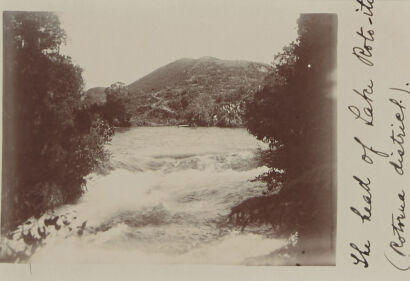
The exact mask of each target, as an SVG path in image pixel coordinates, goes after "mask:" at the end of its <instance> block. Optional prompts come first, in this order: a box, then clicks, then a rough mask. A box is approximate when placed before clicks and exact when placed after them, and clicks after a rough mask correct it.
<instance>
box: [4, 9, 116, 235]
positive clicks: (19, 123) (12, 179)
mask: <svg viewBox="0 0 410 281" xmlns="http://www.w3.org/2000/svg"><path fill="white" fill-rule="evenodd" d="M3 15H4V16H3V21H4V22H3V26H4V67H3V73H4V88H3V166H2V167H3V177H2V230H3V231H6V230H9V229H11V228H13V227H15V226H16V225H17V224H18V223H20V222H22V221H23V220H25V219H27V218H28V217H30V216H33V215H35V216H37V215H40V214H41V213H42V212H44V211H45V210H47V209H50V208H53V207H55V206H58V205H60V204H63V203H67V202H72V201H74V200H76V199H77V198H79V196H80V195H81V194H82V192H83V187H84V185H85V183H86V182H85V180H84V176H86V175H88V174H89V173H90V172H92V171H93V170H94V169H95V168H96V167H97V166H98V165H99V164H101V163H102V162H104V161H105V160H106V158H107V157H108V154H107V152H106V150H105V148H104V144H105V143H106V142H107V141H109V140H110V138H111V135H112V130H111V128H110V127H109V126H108V124H106V123H105V122H104V121H102V120H101V119H99V118H98V117H97V116H96V115H95V114H92V113H90V112H88V111H87V110H86V109H85V108H84V107H83V106H82V103H81V96H82V93H83V79H82V70H81V68H80V67H78V66H75V65H73V63H72V62H71V59H70V57H67V56H63V55H61V54H60V53H59V47H60V45H61V44H62V43H63V42H64V40H65V37H66V35H65V32H64V30H62V29H61V27H60V22H59V19H58V17H57V16H56V15H55V14H54V13H48V12H5V13H3Z"/></svg>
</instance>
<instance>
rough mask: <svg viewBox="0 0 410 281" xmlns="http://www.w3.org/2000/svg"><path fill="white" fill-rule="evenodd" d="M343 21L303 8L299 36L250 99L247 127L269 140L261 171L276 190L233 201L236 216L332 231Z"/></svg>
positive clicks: (316, 232) (286, 229)
mask: <svg viewBox="0 0 410 281" xmlns="http://www.w3.org/2000/svg"><path fill="white" fill-rule="evenodd" d="M336 25H337V18H336V16H335V15H330V14H304V15H301V16H300V18H299V19H298V38H297V40H296V42H293V43H292V44H290V45H289V46H287V47H285V48H284V49H283V52H281V53H279V54H277V55H276V56H275V59H274V62H273V64H274V67H273V71H272V72H271V73H270V74H269V75H268V76H267V78H266V80H265V86H264V87H263V88H262V89H261V90H260V91H259V92H257V93H256V94H255V96H254V99H253V100H251V101H249V102H248V103H247V108H246V115H245V117H246V121H247V128H248V130H249V131H250V132H251V133H252V134H254V135H255V136H256V137H257V138H258V139H260V140H263V141H265V142H267V143H269V149H268V150H267V151H264V152H262V154H261V155H262V156H261V161H262V163H263V165H266V166H267V167H269V168H270V171H269V172H268V173H266V174H263V175H260V176H259V178H258V180H262V181H264V182H266V183H267V186H268V190H267V191H268V194H269V195H268V196H264V197H259V198H253V199H250V200H247V201H246V202H244V203H242V204H241V205H239V206H237V207H236V208H234V209H233V212H232V216H231V218H234V219H235V220H236V222H237V223H238V222H239V223H240V224H247V223H250V222H252V221H255V220H259V221H261V222H265V223H266V222H269V223H272V224H273V225H275V226H276V227H278V229H280V230H281V232H282V233H290V232H292V231H298V232H299V233H300V234H301V236H304V237H308V236H311V237H318V236H320V235H328V237H330V236H331V235H332V234H331V232H332V231H333V219H334V215H333V214H334V213H335V212H334V209H332V208H333V207H334V201H333V195H332V192H333V189H332V188H333V182H334V181H333V167H334V164H335V163H334V151H335V147H334V130H335V128H333V126H334V121H335V119H334V117H335V115H336V114H335V111H334V110H335V102H334V98H333V97H332V93H333V87H334V81H333V76H334V75H335V71H334V69H335V61H336V56H335V55H336V33H337V29H336V28H337V26H336ZM252 214H258V215H257V216H253V215H252ZM302 234H303V235H302Z"/></svg>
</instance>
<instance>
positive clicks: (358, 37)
mask: <svg viewBox="0 0 410 281" xmlns="http://www.w3.org/2000/svg"><path fill="white" fill-rule="evenodd" d="M192 2H193V3H195V4H193V3H192ZM196 5H197V7H198V10H196V12H195V13H196V15H198V14H201V9H203V11H204V13H205V11H208V10H207V9H206V8H205V7H207V6H208V5H210V6H212V7H214V9H215V10H217V11H221V12H222V13H223V12H226V13H233V14H234V13H236V12H237V13H239V14H240V15H242V16H243V15H245V16H246V12H244V11H249V16H251V17H254V21H255V22H261V23H262V24H261V25H257V28H256V27H255V30H254V33H255V38H257V35H258V34H261V36H262V34H263V36H267V34H269V32H266V30H265V29H268V30H269V27H268V26H265V25H264V24H266V22H267V21H266V14H267V13H266V11H272V13H271V14H272V24H274V25H278V24H280V23H281V21H282V22H283V25H284V27H283V29H284V30H286V28H285V22H286V21H285V20H284V17H282V18H281V17H280V14H281V13H282V14H284V15H298V14H307V13H326V14H337V79H336V81H337V83H336V91H335V92H336V100H337V118H336V119H337V126H336V128H335V131H334V133H335V134H336V136H337V157H336V159H337V186H336V191H337V195H336V196H335V197H336V199H337V206H335V207H336V210H337V211H336V214H335V216H336V220H335V224H336V228H337V231H336V254H335V266H319V265H313V266H301V267H298V266H261V265H260V264H259V265H256V266H245V265H232V264H235V263H233V262H232V263H230V262H227V263H225V264H218V263H223V262H215V263H216V264H215V265H212V262H204V264H201V262H194V261H193V260H184V261H183V262H171V263H176V264H167V262H165V264H158V263H155V262H152V263H150V262H146V263H142V264H141V262H136V263H135V264H134V262H132V261H127V262H125V261H124V258H121V257H119V258H118V261H116V260H115V259H114V260H113V259H111V261H109V262H108V261H107V260H105V261H104V259H101V261H102V264H101V263H100V264H98V263H95V264H94V263H92V264H89V263H72V262H68V263H59V262H52V261H50V262H48V263H32V264H8V263H4V264H0V277H1V278H2V280H3V279H4V280H113V279H117V280H192V279H194V280H300V279H303V280H304V279H306V280H346V279H352V280H386V279H388V278H389V279H392V280H408V278H409V276H410V275H409V274H410V273H409V271H410V269H409V268H410V246H409V243H410V242H408V240H409V239H410V230H409V229H408V225H410V220H409V219H408V214H409V212H408V210H407V206H408V202H409V201H408V200H407V198H408V197H407V194H408V192H410V189H409V188H410V187H409V186H408V185H409V180H410V176H409V173H410V171H409V168H408V167H407V165H408V161H409V157H408V155H407V153H406V152H407V150H408V149H410V146H409V141H408V140H407V139H406V138H407V134H406V130H407V127H408V124H407V120H408V119H407V114H408V112H409V111H408V110H409V108H410V84H409V83H410V60H409V58H408V50H410V37H409V34H408V26H409V24H410V20H409V18H410V2H408V1H380V0H379V1H376V0H363V1H362V0H350V1H319V0H317V1H315V0H312V1H286V2H285V1H283V2H282V1H177V0H175V1H158V2H156V3H155V4H151V3H150V4H149V3H148V1H118V2H114V1H36V2H35V3H31V2H28V1H5V3H3V5H2V8H3V10H4V11H57V12H59V13H61V14H62V15H64V14H65V15H71V16H73V15H77V16H78V17H85V16H87V15H89V17H90V19H93V18H95V17H93V14H105V15H110V14H112V15H114V16H113V18H116V19H118V21H119V22H121V21H126V17H124V18H121V15H122V14H124V15H125V14H129V13H130V11H133V10H141V9H144V7H147V6H150V8H151V9H152V7H154V9H155V8H156V9H158V13H157V14H156V13H153V14H152V16H155V17H166V14H167V9H168V10H169V11H170V12H171V10H172V12H173V13H177V12H175V11H178V9H180V10H181V11H186V10H184V9H185V7H186V6H190V7H193V6H196ZM258 11H264V12H263V13H262V12H260V13H259V12H258ZM138 14H139V13H138ZM182 15H183V13H182V12H181V18H184V17H182ZM207 16H209V17H211V15H210V14H207ZM258 16H260V17H261V18H259V19H258ZM63 17H64V16H63ZM262 17H263V19H262ZM275 17H277V18H280V20H278V19H276V20H275ZM187 18H189V17H187ZM219 18H220V17H219ZM227 18H232V17H227ZM189 19H190V20H191V21H192V22H195V21H196V20H197V19H195V18H192V17H191V18H189ZM295 19H296V17H295ZM201 20H202V21H204V23H203V26H204V28H206V26H207V24H206V22H207V21H209V22H210V23H211V22H212V21H213V20H212V18H209V19H208V18H202V19H198V21H201ZM158 21H159V22H160V20H158ZM175 21H176V22H177V24H175V25H173V22H169V24H170V27H169V28H170V29H171V28H178V26H184V25H189V24H190V22H183V20H181V19H175ZM90 24H91V23H90ZM140 24H141V25H143V24H144V23H143V21H141V22H140ZM218 24H219V25H221V29H223V25H224V24H226V25H227V26H228V25H231V24H238V23H232V22H226V23H224V22H223V21H221V22H218ZM104 26H105V27H106V28H107V25H104ZM77 28H81V25H80V24H79V26H77ZM214 28H215V26H214ZM251 28H252V27H251ZM258 28H259V30H258ZM146 29H147V30H149V31H150V32H155V30H156V27H147V28H146ZM275 30H277V28H276V29H275ZM126 31H129V29H124V30H117V31H116V32H118V33H119V34H121V35H122V36H124V37H128V36H131V35H130V34H125V32H126ZM194 31H195V30H194ZM197 32H198V31H197ZM199 33H200V32H199ZM77 34H81V33H77ZM240 34H241V33H240V32H239V34H238V36H240ZM69 35H70V34H68V36H69ZM161 35H162V36H165V34H164V33H162V34H161ZM197 35H198V34H196V36H193V38H195V40H200V36H197ZM222 35H223V33H222ZM272 36H273V37H275V36H277V37H280V38H283V37H285V38H286V36H284V35H283V34H282V35H276V34H274V35H272ZM113 38H118V37H117V36H113ZM232 38H235V36H232ZM178 39H179V40H187V39H186V38H183V37H181V38H178ZM252 39H254V38H252ZM284 40H285V42H289V41H286V39H284ZM244 41H246V40H244ZM84 42H86V40H85V39H84ZM161 42H162V41H161V39H158V44H160V43H161ZM100 43H101V44H104V42H100ZM186 44H188V45H189V44H191V43H190V42H189V40H187V42H186ZM203 44H204V48H203V50H202V51H206V50H212V48H213V47H212V46H211V44H210V46H209V48H207V46H206V45H205V44H206V42H204V43H203ZM243 44H249V42H243ZM193 45H194V44H193ZM282 45H284V44H282ZM79 47H80V46H79ZM156 47H157V46H156ZM152 48H154V47H152ZM227 48H231V47H227ZM101 49H103V48H101ZM158 50H160V51H158V54H157V57H158V60H157V63H156V67H158V66H161V65H163V64H165V61H166V59H164V60H163V61H161V57H166V53H167V48H159V49H158ZM168 50H169V52H172V51H173V52H174V53H173V55H174V56H178V55H179V53H178V52H176V51H175V50H173V46H169V49H168ZM97 51H98V50H97ZM240 52H241V51H240V49H239V48H238V50H232V53H234V54H236V55H232V57H233V58H235V57H238V56H240ZM227 53H229V50H228V51H227ZM275 53H276V50H275ZM204 55H207V54H204ZM273 55H274V54H272V59H273ZM106 56H107V64H108V65H112V61H111V60H112V58H111V55H110V54H109V53H107V54H106ZM187 56H188V57H190V56H194V57H195V56H196V54H195V53H194V54H192V55H191V54H188V55H187ZM142 57H143V56H142ZM179 57H182V56H179ZM179 57H175V59H177V58H179ZM74 59H75V58H74ZM255 60H262V58H261V59H258V58H256V59H255ZM84 61H85V60H84ZM110 61H111V62H110ZM170 61H171V60H170ZM312 66H313V64H312ZM156 67H154V66H152V69H151V70H154V69H155V68H156ZM309 67H310V65H309ZM98 70H100V71H101V72H104V68H103V67H101V65H99V66H97V67H96V68H95V69H94V71H98ZM145 72H146V73H148V72H150V71H145ZM143 74H145V73H139V74H138V75H136V76H142V75H143ZM89 79H90V81H92V79H94V80H93V83H94V84H92V85H90V86H92V87H94V86H99V85H98V83H99V82H100V81H99V80H98V78H96V77H90V78H89ZM126 79H128V78H126ZM129 79H131V78H129ZM131 80H132V79H131ZM126 82H131V81H126ZM4 161H7V160H6V159H3V163H4ZM187 180H188V179H187V178H183V177H181V178H179V181H181V182H184V181H187ZM409 194H410V193H409ZM249 243H251V242H249ZM248 247H249V249H252V247H255V248H256V244H252V245H248ZM97 253H98V252H97ZM102 253H103V252H102ZM220 254H221V255H222V254H224V253H223V252H220ZM66 260H67V261H69V260H70V259H69V258H67V259H66ZM215 260H217V258H216V257H215ZM232 260H235V259H232Z"/></svg>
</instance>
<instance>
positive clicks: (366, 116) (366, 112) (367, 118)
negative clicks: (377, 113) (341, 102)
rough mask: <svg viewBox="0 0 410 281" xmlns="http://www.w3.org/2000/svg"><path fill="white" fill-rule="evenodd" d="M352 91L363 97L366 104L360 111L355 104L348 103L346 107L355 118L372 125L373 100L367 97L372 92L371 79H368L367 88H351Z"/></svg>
mask: <svg viewBox="0 0 410 281" xmlns="http://www.w3.org/2000/svg"><path fill="white" fill-rule="evenodd" d="M353 91H354V92H355V93H356V94H357V95H359V96H360V97H362V98H363V100H364V101H365V102H366V106H364V107H363V111H362V112H361V111H360V110H359V108H358V107H357V106H355V105H349V106H348V107H347V108H348V109H349V110H350V112H351V113H353V115H354V116H355V118H356V119H360V120H362V121H364V123H365V124H366V125H369V126H373V106H372V102H373V100H372V99H371V98H370V97H369V95H372V94H373V80H370V82H369V84H368V85H367V88H365V89H363V90H362V91H361V92H359V91H358V90H356V89H353ZM362 113H363V114H362Z"/></svg>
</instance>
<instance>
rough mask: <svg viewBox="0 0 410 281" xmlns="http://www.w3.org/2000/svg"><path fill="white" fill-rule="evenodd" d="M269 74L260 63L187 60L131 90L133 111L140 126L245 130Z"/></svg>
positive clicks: (136, 83) (152, 73)
mask: <svg viewBox="0 0 410 281" xmlns="http://www.w3.org/2000/svg"><path fill="white" fill-rule="evenodd" d="M269 71H270V66H269V65H267V64H263V63H257V62H249V61H239V60H222V59H217V58H214V57H201V58H199V59H190V58H182V59H179V60H177V61H174V62H172V63H170V64H167V65H165V66H163V67H160V68H158V69H157V70H155V71H153V72H151V73H149V74H148V75H146V76H144V77H142V78H141V79H139V80H137V81H135V82H133V83H131V84H130V85H128V90H129V96H130V101H129V104H128V106H127V107H128V108H129V110H130V111H131V113H132V121H133V123H134V124H137V125H159V124H160V125H176V124H189V125H193V126H227V127H237V126H242V125H243V113H244V112H243V111H244V101H245V100H246V99H248V98H251V97H252V96H253V93H254V91H255V90H257V89H258V87H259V86H260V85H261V84H262V81H263V80H264V77H265V76H266V74H267V73H268V72H269ZM94 89H95V88H94ZM97 92H98V91H97V90H93V91H92V92H91V96H94V99H95V100H98V98H96V97H95V96H98V94H96V93H97ZM88 95H89V93H87V96H88ZM100 100H102V99H100Z"/></svg>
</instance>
